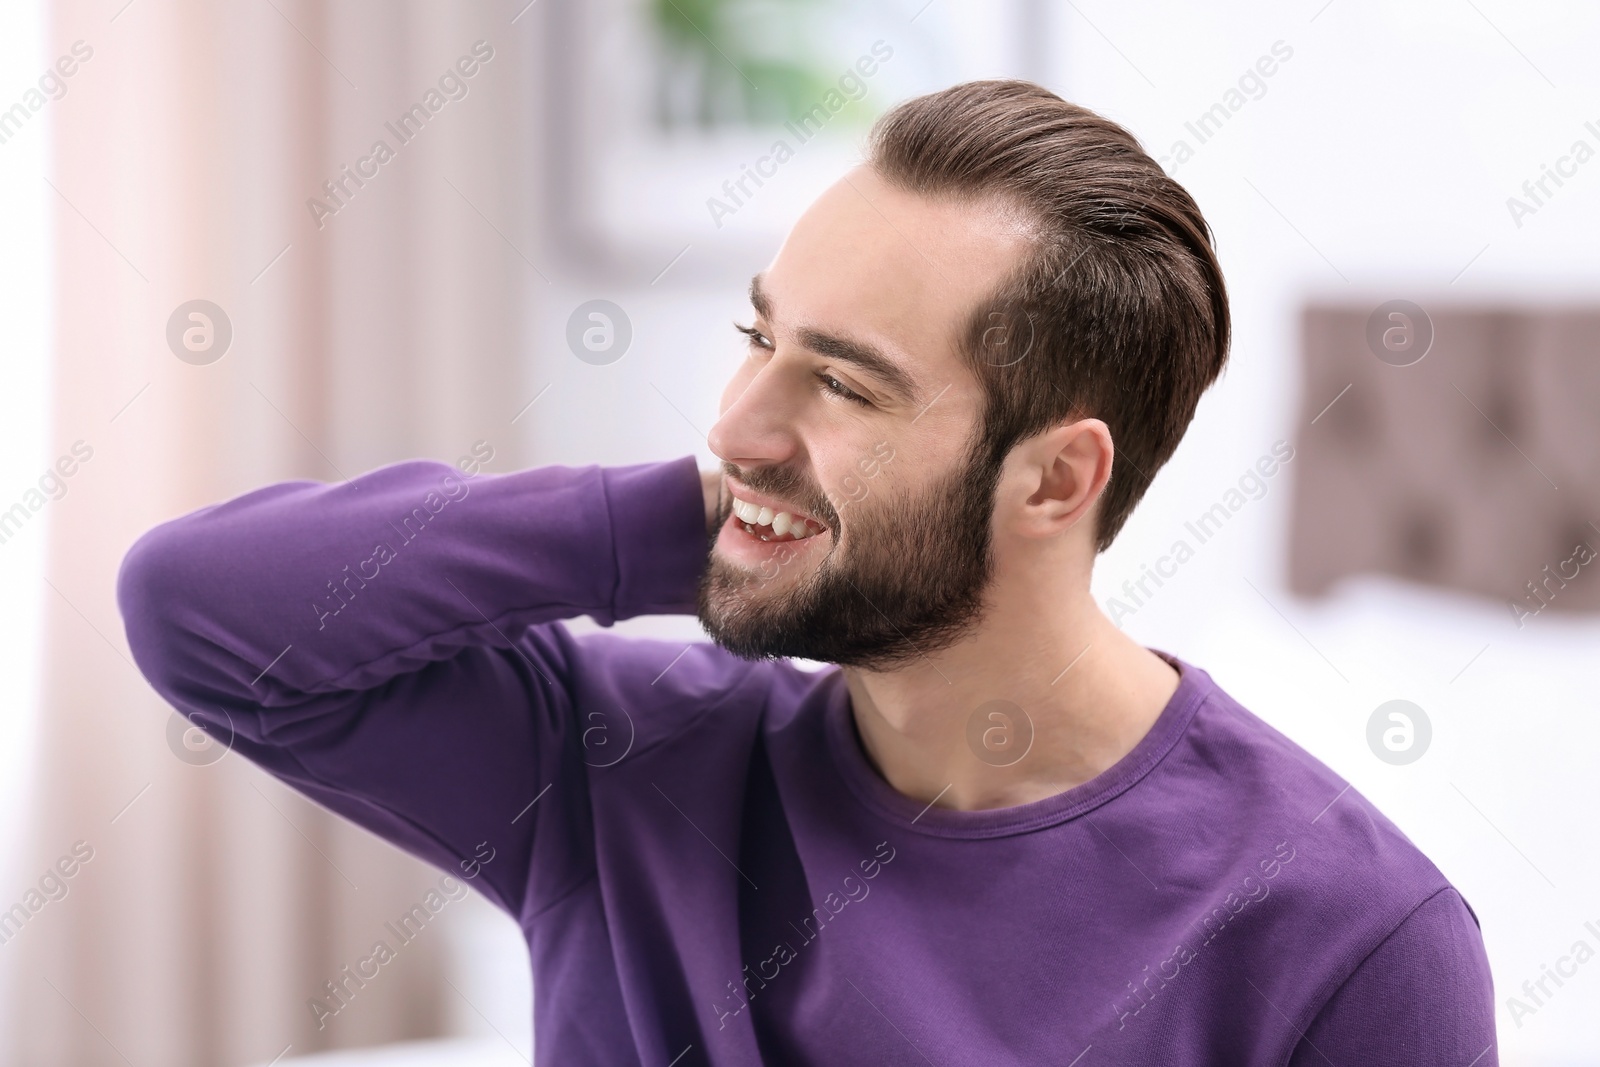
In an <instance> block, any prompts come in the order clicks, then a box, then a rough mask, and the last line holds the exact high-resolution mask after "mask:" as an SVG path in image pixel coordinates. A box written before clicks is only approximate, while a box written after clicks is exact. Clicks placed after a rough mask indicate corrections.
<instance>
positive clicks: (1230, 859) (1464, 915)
mask: <svg viewBox="0 0 1600 1067" xmlns="http://www.w3.org/2000/svg"><path fill="white" fill-rule="evenodd" d="M1186 666H1188V665H1186ZM1200 673H1201V674H1202V676H1203V681H1204V683H1205V684H1206V688H1207V692H1206V694H1205V696H1204V698H1203V699H1202V700H1201V701H1200V703H1199V706H1198V707H1197V709H1196V711H1195V713H1194V716H1193V718H1192V719H1191V721H1190V723H1189V724H1188V727H1187V729H1186V730H1185V731H1184V736H1183V737H1182V738H1181V740H1180V741H1179V742H1178V743H1177V744H1176V745H1175V746H1174V747H1173V749H1172V751H1171V752H1169V753H1168V755H1167V757H1166V759H1164V760H1163V761H1162V764H1161V766H1160V767H1159V768H1157V771H1156V772H1155V774H1154V775H1153V777H1159V778H1160V779H1161V788H1159V789H1157V790H1156V791H1155V792H1156V794H1157V795H1165V796H1168V797H1177V798H1182V803H1183V804H1185V805H1187V806H1188V807H1190V808H1193V809H1198V810H1200V811H1202V812H1204V813H1205V814H1204V815H1202V816H1200V817H1199V819H1198V821H1199V822H1200V823H1201V825H1200V826H1198V828H1197V829H1196V831H1195V836H1196V837H1197V839H1198V840H1199V841H1201V842H1209V844H1210V845H1211V848H1210V850H1209V851H1210V855H1211V856H1212V857H1214V858H1213V859H1212V860H1211V861H1210V862H1212V863H1214V864H1215V865H1216V868H1217V869H1215V870H1212V871H1209V872H1207V873H1208V874H1209V875H1211V876H1212V877H1218V878H1225V879H1228V882H1227V883H1226V884H1230V885H1239V886H1243V887H1244V888H1243V889H1241V890H1240V891H1239V892H1240V896H1241V897H1243V898H1247V899H1249V900H1251V901H1257V900H1259V903H1251V904H1250V905H1249V907H1250V908H1251V910H1254V911H1256V913H1257V916H1258V918H1257V919H1256V920H1254V921H1255V922H1259V923H1262V924H1264V925H1265V926H1266V927H1267V928H1268V931H1269V936H1266V937H1264V938H1262V939H1259V940H1255V941H1254V944H1253V945H1252V947H1251V950H1252V951H1258V952H1259V953H1261V955H1262V958H1261V959H1259V960H1257V961H1255V962H1256V963H1259V964H1260V965H1261V967H1262V969H1261V970H1260V971H1258V972H1257V973H1261V974H1272V975H1274V976H1275V977H1274V979H1273V981H1275V982H1276V983H1278V984H1279V986H1280V993H1281V994H1282V995H1283V997H1284V1000H1285V1001H1287V1002H1289V1003H1283V1007H1284V1009H1285V1010H1286V1011H1288V1012H1289V1013H1290V1014H1291V1015H1292V1016H1294V1017H1295V1023H1296V1025H1297V1026H1300V1027H1302V1028H1303V1027H1304V1026H1306V1025H1307V1024H1308V1023H1309V1021H1310V1020H1311V1019H1312V1018H1314V1017H1316V1013H1317V1012H1318V1011H1319V1010H1320V1009H1321V1008H1322V1006H1323V1005H1325V1004H1327V1003H1328V1002H1329V1001H1330V998H1332V997H1333V996H1334V994H1335V992H1336V991H1337V990H1338V989H1340V987H1341V986H1343V985H1344V984H1345V983H1346V982H1347V981H1349V980H1350V979H1351V976H1352V975H1353V974H1354V973H1355V971H1356V969H1357V968H1358V967H1359V966H1361V965H1362V961H1364V960H1368V959H1369V958H1371V959H1375V960H1377V961H1378V963H1376V964H1375V965H1374V966H1375V967H1377V968H1379V969H1381V968H1382V967H1383V966H1385V964H1386V963H1387V962H1390V961H1392V962H1393V963H1394V965H1396V966H1405V967H1410V968H1413V972H1412V973H1413V974H1414V968H1415V967H1416V966H1418V965H1419V964H1418V963H1417V962H1416V961H1417V960H1419V959H1422V958H1423V957H1411V956H1408V955H1407V954H1406V953H1404V952H1389V953H1384V954H1382V955H1378V956H1375V955H1374V954H1375V953H1377V952H1378V950H1379V946H1381V945H1383V944H1385V942H1386V941H1388V940H1389V939H1390V938H1392V937H1394V936H1395V935H1396V934H1397V932H1398V931H1401V930H1402V929H1404V930H1407V931H1408V932H1409V933H1410V936H1412V937H1420V938H1422V939H1427V938H1430V937H1431V938H1434V939H1435V940H1434V943H1433V944H1432V951H1434V952H1435V953H1436V954H1443V955H1444V956H1448V957H1450V958H1453V959H1465V958H1468V957H1472V958H1477V959H1481V958H1482V954H1483V945H1482V939H1481V935H1480V933H1479V931H1478V927H1477V920H1476V917H1475V916H1474V915H1473V914H1472V912H1471V909H1470V908H1469V907H1468V906H1467V904H1466V902H1465V900H1464V899H1463V898H1462V896H1461V895H1460V894H1459V893H1458V892H1457V891H1456V889H1455V888H1454V887H1453V886H1452V885H1451V884H1450V882H1449V880H1448V879H1446V877H1445V876H1444V874H1443V873H1442V872H1441V871H1440V870H1439V869H1438V868H1437V867H1436V866H1435V865H1434V864H1433V863H1432V862H1431V861H1430V860H1429V859H1428V857H1427V856H1425V855H1424V854H1423V852H1422V851H1421V849H1419V848H1418V847H1417V846H1416V845H1415V844H1414V843H1413V842H1412V841H1411V840H1410V838H1408V837H1407V836H1406V835H1405V833H1403V832H1402V831H1401V830H1400V828H1399V827H1397V826H1396V825H1395V824H1394V823H1393V822H1391V821H1390V820H1389V819H1388V817H1386V816H1385V815H1384V814H1383V812H1381V811H1379V810H1378V809H1377V807H1375V806H1374V805H1373V804H1372V803H1371V801H1369V800H1368V799H1367V798H1366V797H1365V796H1363V795H1362V794H1361V793H1360V791H1359V790H1357V789H1355V788H1353V787H1352V786H1351V785H1350V783H1349V782H1347V781H1345V780H1344V779H1342V778H1341V777H1339V775H1337V774H1336V773H1334V772H1333V770H1332V769H1330V768H1329V767H1328V766H1327V765H1326V764H1324V763H1323V762H1322V761H1321V760H1319V759H1317V758H1316V757H1315V756H1313V755H1312V754H1311V753H1310V752H1308V751H1306V750H1305V749H1304V748H1302V747H1301V746H1300V745H1298V744H1296V743H1295V742H1294V741H1292V740H1290V739H1289V738H1288V737H1287V736H1285V735H1284V734H1283V733H1281V732H1280V731H1278V730H1277V729H1275V728H1273V727H1272V726H1271V725H1270V724H1268V723H1267V722H1265V721H1264V720H1263V719H1261V718H1260V717H1259V716H1257V715H1256V714H1254V713H1253V712H1251V711H1250V710H1248V709H1246V708H1244V707H1243V706H1242V705H1240V704H1239V702H1238V701H1236V700H1235V699H1233V697H1231V696H1230V695H1229V694H1228V693H1226V692H1225V691H1224V690H1223V689H1221V687H1219V686H1217V685H1216V684H1215V683H1214V682H1212V681H1211V680H1210V678H1209V676H1204V672H1200ZM1246 878H1248V879H1250V882H1249V883H1246V882H1245V879H1246ZM1213 884H1217V883H1215V882H1213ZM1256 894H1259V896H1257V895H1256ZM1269 898H1270V899H1269ZM1452 909H1454V910H1452ZM1444 913H1448V915H1447V917H1448V918H1449V920H1450V921H1449V922H1444V923H1442V924H1441V923H1438V922H1433V920H1435V919H1437V918H1439V917H1440V916H1441V914H1444ZM1430 923H1431V925H1430ZM1240 947H1243V946H1240ZM1284 952H1288V953H1289V954H1290V955H1291V956H1297V957H1298V958H1297V959H1296V961H1295V962H1294V963H1293V964H1292V965H1290V966H1288V967H1285V958H1284V957H1283V956H1282V955H1281V954H1282V953H1284ZM1483 973H1484V974H1485V975H1486V974H1487V971H1486V970H1485V971H1484V972H1483ZM1485 988H1487V987H1485ZM1474 995H1476V994H1474ZM1290 1003H1292V1004H1293V1005H1294V1008H1293V1009H1291V1008H1290V1006H1289V1004H1290ZM1477 1051H1478V1050H1476V1049H1475V1050H1474V1052H1477ZM1469 1058H1470V1057H1469Z"/></svg>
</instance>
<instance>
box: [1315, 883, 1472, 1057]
mask: <svg viewBox="0 0 1600 1067" xmlns="http://www.w3.org/2000/svg"><path fill="white" fill-rule="evenodd" d="M1494 1044H1495V1018H1494V993H1493V980H1492V978H1491V976H1490V973H1489V961H1488V957H1487V955H1486V954H1485V952H1484V947H1483V939H1482V937H1481V936H1480V935H1479V932H1478V925H1477V919H1476V917H1475V916H1474V915H1473V914H1472V909H1471V908H1470V907H1468V906H1467V902H1466V901H1465V900H1463V899H1462V897H1461V895H1460V894H1459V893H1457V892H1456V891H1455V890H1454V889H1450V888H1445V889H1441V890H1439V892H1437V893H1435V894H1434V895H1433V896H1431V897H1429V898H1428V899H1427V900H1425V901H1423V902H1422V903H1421V904H1419V905H1418V906H1417V907H1416V908H1415V909H1414V910H1413V911H1412V912H1411V913H1410V914H1409V915H1407V916H1406V918H1405V919H1404V920H1403V921H1402V922H1401V923H1400V925H1399V926H1398V927H1397V928H1396V929H1395V930H1394V931H1393V932H1391V933H1390V934H1389V935H1388V936H1387V937H1385V938H1384V939H1383V940H1382V941H1381V942H1379V944H1378V945H1377V947H1376V948H1374V949H1373V950H1372V951H1371V952H1370V953H1368V954H1367V956H1366V957H1364V958H1363V959H1362V960H1361V962H1360V963H1359V964H1358V965H1357V966H1356V968H1355V970H1354V971H1352V972H1351V974H1350V976H1349V977H1348V978H1347V979H1345V981H1344V982H1343V983H1342V984H1341V985H1340V986H1339V988H1338V989H1336V990H1335V991H1334V992H1333V994H1332V995H1331V996H1330V997H1329V998H1328V999H1327V1001H1326V1002H1325V1003H1324V1004H1323V1005H1322V1007H1321V1008H1320V1009H1319V1010H1318V1011H1317V1013H1316V1016H1315V1017H1314V1018H1313V1020H1312V1021H1311V1023H1310V1025H1309V1026H1307V1027H1306V1028H1305V1037H1304V1039H1303V1040H1302V1041H1301V1043H1300V1044H1299V1046H1297V1047H1296V1049H1295V1053H1294V1055H1293V1056H1292V1057H1291V1059H1290V1061H1289V1063H1290V1067H1301V1065H1302V1064H1312V1063H1324V1062H1327V1061H1328V1060H1330V1059H1331V1060H1332V1061H1333V1062H1335V1063H1362V1064H1371V1065H1373V1067H1384V1065H1394V1067H1399V1065H1402V1064H1404V1065H1407V1067H1413V1065H1417V1064H1468V1063H1470V1064H1473V1065H1475V1067H1494V1064H1495V1063H1497V1062H1498V1060H1497V1057H1496V1055H1495V1054H1494V1053H1493V1051H1492V1050H1493V1047H1494Z"/></svg>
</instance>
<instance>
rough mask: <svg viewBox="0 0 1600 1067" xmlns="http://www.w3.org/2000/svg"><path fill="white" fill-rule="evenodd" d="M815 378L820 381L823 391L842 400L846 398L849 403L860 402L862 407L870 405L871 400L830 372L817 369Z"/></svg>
mask: <svg viewBox="0 0 1600 1067" xmlns="http://www.w3.org/2000/svg"><path fill="white" fill-rule="evenodd" d="M817 380H818V381H820V382H821V383H822V388H823V389H824V390H825V391H827V392H830V393H832V394H833V395H834V396H837V397H839V398H840V399H842V400H848V401H850V402H851V403H854V404H860V405H861V406H862V407H871V406H872V401H870V400H868V399H867V398H866V397H864V396H862V395H861V394H860V393H858V392H856V391H854V390H853V389H851V388H850V387H849V386H847V385H845V384H844V383H843V382H841V381H840V380H839V379H837V378H835V377H834V376H833V375H831V374H827V373H825V372H822V371H818V372H817Z"/></svg>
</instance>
